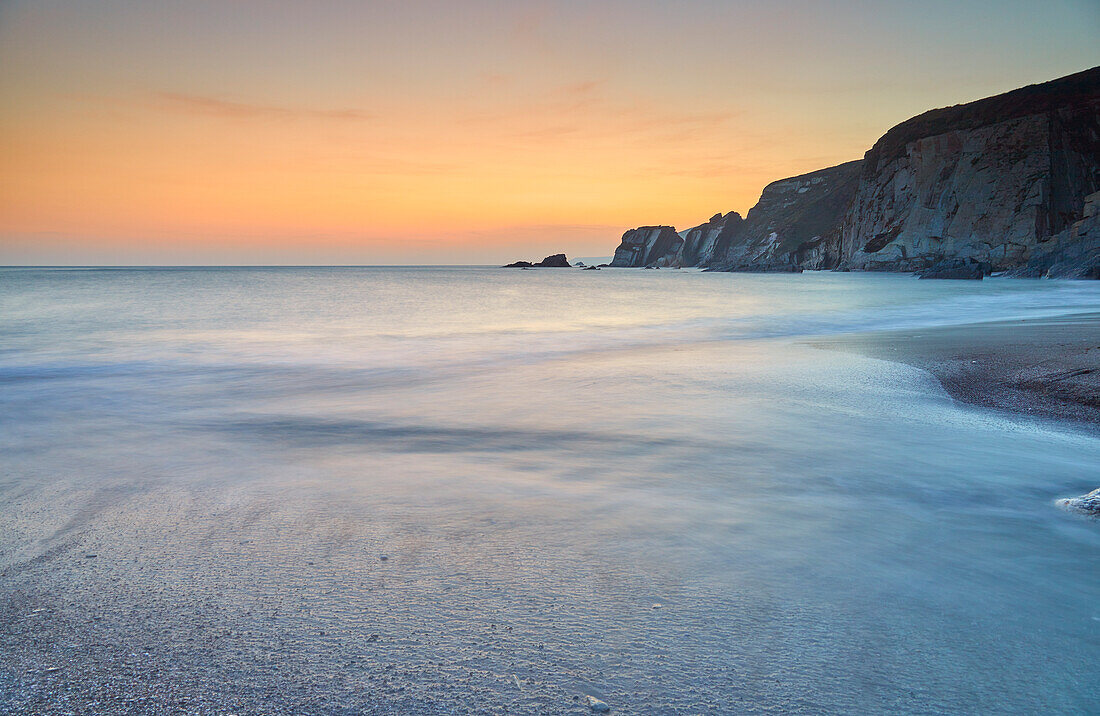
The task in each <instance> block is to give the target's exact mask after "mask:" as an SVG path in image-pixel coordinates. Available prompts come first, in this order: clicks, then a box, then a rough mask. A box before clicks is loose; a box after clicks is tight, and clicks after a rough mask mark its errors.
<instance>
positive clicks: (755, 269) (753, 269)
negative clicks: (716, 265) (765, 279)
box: [719, 263, 802, 273]
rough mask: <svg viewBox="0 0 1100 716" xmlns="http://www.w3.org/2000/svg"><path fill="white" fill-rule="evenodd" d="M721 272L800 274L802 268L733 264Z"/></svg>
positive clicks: (777, 265) (778, 265) (783, 265)
mask: <svg viewBox="0 0 1100 716" xmlns="http://www.w3.org/2000/svg"><path fill="white" fill-rule="evenodd" d="M719 270H721V271H726V272H729V273H802V267H801V266H798V265H796V264H779V263H773V264H735V265H733V266H727V267H724V268H722V269H719Z"/></svg>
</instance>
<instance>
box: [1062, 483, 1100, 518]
mask: <svg viewBox="0 0 1100 716" xmlns="http://www.w3.org/2000/svg"><path fill="white" fill-rule="evenodd" d="M1057 504H1058V506H1059V507H1061V508H1063V509H1066V510H1070V511H1071V512H1081V513H1084V514H1086V515H1097V516H1100V489H1098V490H1093V491H1092V492H1090V493H1089V494H1087V495H1081V496H1080V497H1068V498H1066V499H1063V500H1058V503H1057Z"/></svg>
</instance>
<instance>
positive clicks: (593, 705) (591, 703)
mask: <svg viewBox="0 0 1100 716" xmlns="http://www.w3.org/2000/svg"><path fill="white" fill-rule="evenodd" d="M584 698H585V700H586V701H587V702H588V708H590V709H592V710H593V711H595V712H596V713H601V714H605V713H607V712H608V711H610V710H611V707H610V706H608V705H607V702H606V701H600V700H599V699H597V698H596V697H595V696H585V697H584Z"/></svg>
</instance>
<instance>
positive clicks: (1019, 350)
mask: <svg viewBox="0 0 1100 716" xmlns="http://www.w3.org/2000/svg"><path fill="white" fill-rule="evenodd" d="M809 343H810V345H813V346H815V347H817V348H824V349H828V350H840V351H849V352H853V353H859V354H862V355H866V356H869V357H871V358H878V359H882V360H889V361H894V362H898V363H905V364H907V365H911V366H913V367H916V368H920V369H921V370H924V371H927V372H928V373H931V374H932V375H933V376H934V377H935V378H936V379H937V380H938V381H939V383H940V385H942V386H943V388H944V390H945V391H947V393H948V394H949V395H950V396H951V397H952V398H954V399H955V400H957V401H959V402H962V403H966V404H968V405H975V406H980V407H985V408H994V409H998V410H1005V411H1009V412H1013V413H1016V414H1021V415H1028V416H1033V417H1041V418H1047V419H1053V420H1058V421H1063V422H1070V423H1074V424H1077V425H1078V426H1080V427H1083V428H1085V429H1087V430H1089V431H1091V432H1100V313H1086V314H1071V315H1065V316H1056V317H1049V318H1030V319H1021V320H1011V321H997V322H990V323H972V324H965V325H959V326H945V327H935V328H917V329H908V330H894V331H884V332H881V333H859V334H851V335H845V336H835V337H833V336H831V337H828V338H818V339H812V340H810V341H809Z"/></svg>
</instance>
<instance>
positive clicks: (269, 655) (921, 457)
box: [0, 268, 1100, 714]
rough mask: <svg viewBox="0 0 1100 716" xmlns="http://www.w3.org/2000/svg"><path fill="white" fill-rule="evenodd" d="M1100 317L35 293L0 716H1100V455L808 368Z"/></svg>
mask: <svg viewBox="0 0 1100 716" xmlns="http://www.w3.org/2000/svg"><path fill="white" fill-rule="evenodd" d="M1096 311H1100V283H1088V282H1043V281H1012V280H988V281H982V282H935V281H916V280H913V279H912V278H910V277H906V276H892V275H859V274H828V273H807V274H803V275H801V276H785V275H784V276H778V275H776V276H769V275H744V274H707V273H698V272H693V271H630V270H604V271H601V272H595V271H589V272H582V271H567V270H562V271H553V270H540V271H516V270H502V269H488V268H484V269H482V268H302V269H294V268H272V269H140V270H132V269H117V270H91V269H70V270H41V269H5V270H0V451H2V452H0V454H2V456H3V457H2V461H0V462H2V465H0V651H2V652H3V653H2V654H0V710H13V709H16V710H22V709H28V708H32V707H33V709H36V710H38V711H42V712H47V713H55V712H56V713H63V712H66V711H77V712H81V709H82V708H83V709H86V708H87V699H88V698H90V696H89V694H91V695H93V696H94V695H102V696H103V697H104V698H109V697H110V695H111V694H115V695H117V694H119V693H125V694H129V696H128V698H132V699H133V701H132V702H129V703H130V705H131V706H132V710H133V712H134V713H141V712H146V711H152V710H153V705H156V704H160V705H163V704H166V703H167V704H170V705H172V704H174V706H171V708H178V709H179V710H180V711H181V712H182V711H186V712H188V713H230V712H234V713H238V712H239V713H242V714H243V713H317V714H327V713H341V714H343V713H360V712H370V713H391V712H394V711H396V710H398V709H400V710H402V711H403V712H406V713H447V714H450V713H474V712H477V713H504V712H505V711H507V712H508V713H534V712H541V713H584V712H586V711H587V706H586V705H585V704H584V701H583V698H584V695H593V696H597V697H599V698H601V699H603V700H605V701H607V702H608V703H610V704H611V706H612V707H613V709H614V713H621V714H653V713H683V714H695V713H756V712H792V711H794V712H802V713H884V712H890V713H931V712H973V713H1039V712H1047V713H1053V712H1060V713H1088V712H1092V713H1096V709H1097V704H1098V703H1100V523H1097V522H1095V521H1089V520H1086V519H1082V518H1078V517H1075V516H1073V515H1069V514H1067V513H1064V512H1061V511H1059V510H1057V509H1055V508H1054V507H1053V506H1052V501H1053V500H1054V499H1055V498H1058V497H1065V496H1072V495H1078V494H1081V493H1084V492H1087V491H1089V490H1092V489H1095V488H1096V487H1100V469H1098V465H1100V438H1097V437H1096V436H1095V434H1092V435H1090V434H1088V433H1085V432H1081V431H1079V430H1076V429H1074V428H1072V427H1068V426H1062V425H1058V424H1054V423H1044V422H1037V421H1033V420H1028V419H1025V418H1016V417H1012V416H1008V415H1005V414H1001V413H997V412H993V411H986V410H982V409H977V408H971V407H967V406H961V405H958V404H956V403H954V402H953V401H952V400H951V399H950V398H948V397H947V396H946V395H945V394H944V393H943V391H942V390H941V389H940V387H939V386H938V384H937V383H936V382H935V381H934V380H933V379H932V378H931V377H929V376H928V375H927V374H924V373H922V372H920V371H917V370H915V369H912V368H909V367H906V366H904V365H900V364H894V363H887V362H882V361H877V360H872V359H869V358H865V357H861V356H858V355H850V354H846V353H840V352H833V351H826V350H819V349H816V348H813V347H811V346H810V345H809V344H808V342H807V341H806V340H805V339H807V338H811V337H815V336H822V335H829V334H837V333H846V332H856V331H875V330H886V329H892V328H912V327H922V326H928V327H934V326H937V325H947V324H959V323H968V322H974V321H987V320H999V319H1005V318H1013V317H1023V316H1039V315H1059V314H1064V313H1074V312H1096ZM88 555H95V556H94V557H89V556H88ZM35 610H39V611H35ZM36 620H37V621H36ZM51 665H57V666H61V667H62V668H61V669H59V670H56V671H51V672H48V673H47V672H46V671H45V669H47V668H49V667H50V666H51ZM166 694H167V695H166ZM44 695H48V697H47V696H44ZM575 697H579V699H580V700H576V699H575ZM166 699H167V700H166ZM128 708H129V707H128ZM165 708H167V707H165ZM170 711H171V709H168V710H167V711H164V712H170Z"/></svg>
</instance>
